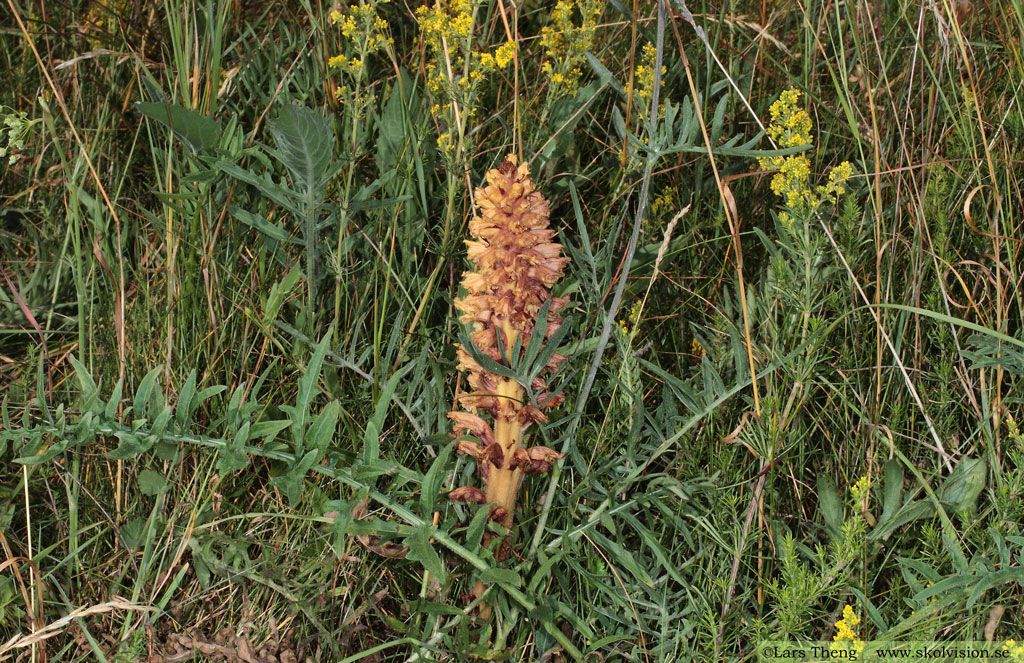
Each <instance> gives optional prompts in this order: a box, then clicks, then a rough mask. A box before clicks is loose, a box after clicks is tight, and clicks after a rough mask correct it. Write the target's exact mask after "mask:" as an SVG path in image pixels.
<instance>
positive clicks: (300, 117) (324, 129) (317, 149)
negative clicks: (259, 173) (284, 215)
mask: <svg viewBox="0 0 1024 663" xmlns="http://www.w3.org/2000/svg"><path fill="white" fill-rule="evenodd" d="M331 125H332V123H331V119H330V118H327V117H324V116H323V115H320V113H318V112H317V111H315V110H313V109H311V108H306V107H305V106H299V105H298V104H294V103H288V104H284V105H283V106H282V107H281V110H280V111H279V112H278V114H277V117H276V118H274V119H273V120H271V121H270V122H269V123H268V125H267V126H268V127H269V129H270V133H272V134H273V135H274V141H275V142H276V143H277V150H276V151H275V152H274V153H273V154H274V156H275V157H277V158H278V159H279V160H280V161H281V162H282V163H283V164H284V166H285V168H287V169H288V172H289V173H290V174H291V176H292V182H293V183H294V185H295V187H296V188H297V189H300V190H303V191H304V192H305V193H306V194H307V195H308V194H309V193H312V192H315V191H317V190H318V189H320V187H321V184H322V182H323V181H324V180H325V179H326V178H327V176H328V175H329V174H330V170H331V148H332V147H333V146H334V131H333V129H332V126H331Z"/></svg>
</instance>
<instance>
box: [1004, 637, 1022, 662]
mask: <svg viewBox="0 0 1024 663" xmlns="http://www.w3.org/2000/svg"><path fill="white" fill-rule="evenodd" d="M1003 650H1004V651H1007V652H1009V654H1010V660H1011V661H1013V662H1014V663H1021V662H1024V642H1017V641H1016V640H1013V639H1010V640H1007V641H1006V642H1004V643H1003Z"/></svg>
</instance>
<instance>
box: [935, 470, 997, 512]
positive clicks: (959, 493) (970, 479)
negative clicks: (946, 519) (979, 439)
mask: <svg viewBox="0 0 1024 663" xmlns="http://www.w3.org/2000/svg"><path fill="white" fill-rule="evenodd" d="M987 474H988V464H987V463H986V462H985V460H984V459H982V458H968V457H964V458H963V459H961V460H960V462H959V463H958V464H957V466H956V467H955V468H953V472H952V474H950V475H949V478H947V479H946V481H945V482H944V483H943V484H942V487H941V488H939V491H938V495H939V500H940V501H941V502H943V503H944V504H948V505H949V506H950V507H952V509H953V510H954V511H967V512H968V513H973V512H974V511H975V509H976V504H977V501H978V496H979V495H981V491H983V490H984V489H985V478H986V476H987Z"/></svg>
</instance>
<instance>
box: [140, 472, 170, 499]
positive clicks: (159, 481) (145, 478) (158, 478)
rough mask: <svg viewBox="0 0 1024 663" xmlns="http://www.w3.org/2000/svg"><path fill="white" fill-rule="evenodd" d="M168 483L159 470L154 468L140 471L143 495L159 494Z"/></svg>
mask: <svg viewBox="0 0 1024 663" xmlns="http://www.w3.org/2000/svg"><path fill="white" fill-rule="evenodd" d="M167 485H168V484H167V480H166V479H164V478H163V476H162V475H160V474H159V473H158V472H154V471H153V470H143V471H141V472H139V490H140V491H142V494H143V495H159V494H160V492H161V491H162V490H163V489H164V488H165V487H167Z"/></svg>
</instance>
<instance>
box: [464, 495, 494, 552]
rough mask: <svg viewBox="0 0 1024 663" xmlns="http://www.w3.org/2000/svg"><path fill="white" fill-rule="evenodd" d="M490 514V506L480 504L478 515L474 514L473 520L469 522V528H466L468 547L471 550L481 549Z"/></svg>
mask: <svg viewBox="0 0 1024 663" xmlns="http://www.w3.org/2000/svg"><path fill="white" fill-rule="evenodd" d="M490 513H491V505H490V504H480V505H478V506H477V510H476V513H475V514H473V520H471V521H469V527H467V528H466V547H467V548H469V549H470V550H477V549H478V548H480V543H481V542H482V541H483V538H484V531H486V530H487V521H488V516H489V515H490Z"/></svg>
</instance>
